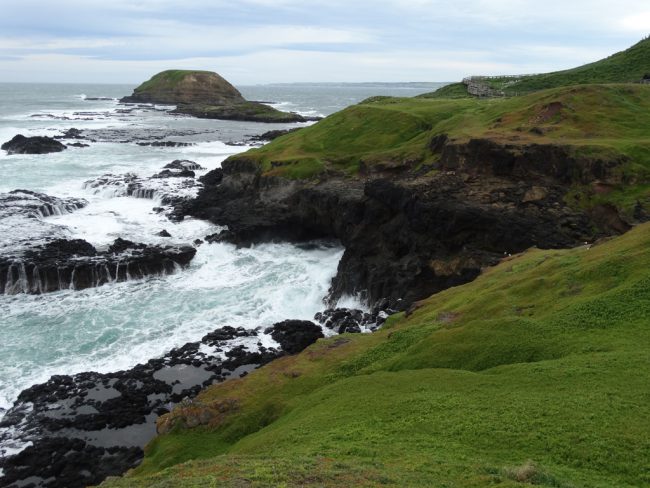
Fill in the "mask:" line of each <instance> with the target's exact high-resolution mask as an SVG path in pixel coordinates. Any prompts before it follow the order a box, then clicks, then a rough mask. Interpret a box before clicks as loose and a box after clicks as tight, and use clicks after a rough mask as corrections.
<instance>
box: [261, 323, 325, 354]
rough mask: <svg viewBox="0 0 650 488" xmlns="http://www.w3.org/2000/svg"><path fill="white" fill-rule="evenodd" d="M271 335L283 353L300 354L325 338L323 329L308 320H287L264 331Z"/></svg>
mask: <svg viewBox="0 0 650 488" xmlns="http://www.w3.org/2000/svg"><path fill="white" fill-rule="evenodd" d="M264 332H265V333H266V334H271V337H272V338H273V340H274V341H276V342H278V343H279V344H280V346H281V347H282V350H283V351H286V352H287V353H288V354H298V353H299V352H300V351H302V350H303V349H305V348H306V347H307V346H310V345H312V344H313V343H314V342H316V341H317V340H318V339H320V338H321V337H325V336H324V335H323V332H322V331H321V328H320V327H319V326H317V325H316V324H315V323H313V322H310V321H308V320H285V321H283V322H278V323H277V324H274V325H273V326H272V327H269V328H268V329H266V330H265V331H264Z"/></svg>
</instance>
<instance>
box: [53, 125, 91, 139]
mask: <svg viewBox="0 0 650 488" xmlns="http://www.w3.org/2000/svg"><path fill="white" fill-rule="evenodd" d="M54 138H55V139H85V136H84V135H83V131H82V130H80V129H75V128H74V127H72V128H70V129H68V130H66V131H65V132H63V134H61V135H60V136H54Z"/></svg>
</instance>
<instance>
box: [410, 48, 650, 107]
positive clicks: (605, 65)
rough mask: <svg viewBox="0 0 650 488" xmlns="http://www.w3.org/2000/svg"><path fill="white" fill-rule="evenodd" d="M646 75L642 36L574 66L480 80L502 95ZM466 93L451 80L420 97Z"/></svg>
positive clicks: (648, 61) (648, 62)
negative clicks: (611, 51) (623, 47)
mask: <svg viewBox="0 0 650 488" xmlns="http://www.w3.org/2000/svg"><path fill="white" fill-rule="evenodd" d="M646 75H650V38H646V39H643V40H642V41H640V42H638V43H637V44H635V45H634V46H632V47H630V48H629V49H626V50H625V51H621V52H618V53H616V54H613V55H611V56H609V57H607V58H605V59H601V60H599V61H596V62H594V63H589V64H585V65H583V66H579V67H577V68H573V69H568V70H563V71H554V72H552V73H543V74H535V75H523V76H519V77H513V76H492V77H487V78H486V79H485V80H484V82H485V83H487V84H488V85H489V87H490V88H492V89H493V90H496V91H499V92H502V93H503V94H504V95H505V96H515V95H524V94H527V93H531V92H535V91H539V90H546V89H549V88H557V87H561V86H573V85H586V84H594V83H638V82H639V81H641V80H642V79H643V78H644V76H646ZM470 96H471V95H470V94H469V93H468V92H467V87H466V86H465V85H464V84H463V83H453V84H451V85H447V86H445V87H443V88H441V89H439V90H437V91H435V92H431V93H425V94H424V95H420V98H464V97H470Z"/></svg>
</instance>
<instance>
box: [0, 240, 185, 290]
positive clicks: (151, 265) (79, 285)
mask: <svg viewBox="0 0 650 488" xmlns="http://www.w3.org/2000/svg"><path fill="white" fill-rule="evenodd" d="M195 254H196V249H195V248H193V247H192V246H165V247H161V246H147V245H145V244H136V243H133V242H131V241H126V240H124V239H117V240H116V241H115V242H114V243H113V244H112V245H111V246H110V247H109V248H108V250H106V251H102V252H99V251H97V250H96V249H95V247H93V246H92V245H91V244H89V243H88V242H86V241H84V240H81V239H72V240H65V239H57V240H53V241H50V242H47V243H46V244H44V245H42V246H37V247H34V248H32V249H29V250H28V251H26V252H25V253H24V254H23V256H21V257H19V258H15V257H1V256H0V293H5V294H9V295H13V294H17V293H32V294H40V293H48V292H52V291H59V290H67V289H74V290H82V289H85V288H92V287H97V286H101V285H104V284H106V283H111V282H119V281H126V280H130V279H139V278H144V277H145V276H151V275H162V274H170V273H173V272H174V271H176V269H177V268H180V267H183V266H187V265H188V264H189V263H190V261H191V260H192V258H193V257H194V255H195Z"/></svg>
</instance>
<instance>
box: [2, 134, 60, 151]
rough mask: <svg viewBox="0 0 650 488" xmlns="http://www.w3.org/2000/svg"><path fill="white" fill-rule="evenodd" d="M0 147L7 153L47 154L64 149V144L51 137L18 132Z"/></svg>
mask: <svg viewBox="0 0 650 488" xmlns="http://www.w3.org/2000/svg"><path fill="white" fill-rule="evenodd" d="M0 149H3V150H5V151H7V153H8V154H47V153H53V152H61V151H63V150H65V149H66V146H65V145H64V144H61V143H60V142H59V141H57V140H56V139H52V138H51V137H45V136H34V137H25V136H23V135H22V134H18V135H17V136H14V138H13V139H12V140H10V141H8V142H5V143H4V144H3V145H2V146H0Z"/></svg>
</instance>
